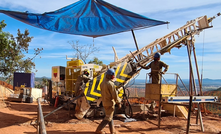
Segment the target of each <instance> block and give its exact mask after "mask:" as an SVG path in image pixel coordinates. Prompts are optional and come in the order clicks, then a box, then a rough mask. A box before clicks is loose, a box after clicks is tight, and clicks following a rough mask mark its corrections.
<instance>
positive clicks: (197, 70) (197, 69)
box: [192, 43, 203, 96]
mask: <svg viewBox="0 0 221 134" xmlns="http://www.w3.org/2000/svg"><path fill="white" fill-rule="evenodd" d="M192 45H193V55H194V60H195V65H196V72H197V77H198V82H199V87H200V95H201V96H202V95H203V91H202V84H201V81H200V75H199V68H198V63H197V58H196V51H195V46H194V43H192Z"/></svg>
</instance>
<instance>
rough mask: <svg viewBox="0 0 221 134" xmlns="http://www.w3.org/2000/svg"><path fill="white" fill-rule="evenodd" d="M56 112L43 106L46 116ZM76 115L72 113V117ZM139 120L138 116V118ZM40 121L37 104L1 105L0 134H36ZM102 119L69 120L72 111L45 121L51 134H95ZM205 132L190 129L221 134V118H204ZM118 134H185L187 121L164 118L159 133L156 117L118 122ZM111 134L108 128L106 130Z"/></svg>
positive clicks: (192, 127)
mask: <svg viewBox="0 0 221 134" xmlns="http://www.w3.org/2000/svg"><path fill="white" fill-rule="evenodd" d="M54 109H55V108H54V107H52V106H49V105H48V104H45V103H42V110H43V112H44V115H45V114H47V113H49V112H51V111H52V110H54ZM72 114H73V111H72V113H70V115H72ZM137 117H138V116H137ZM36 118H37V103H18V102H8V101H6V104H5V103H3V101H0V120H1V123H0V134H36V128H35V127H34V125H31V124H34V123H33V121H35V120H36ZM101 120H102V119H82V120H77V119H76V118H74V117H69V112H68V110H65V109H61V110H59V111H57V112H56V113H55V114H52V115H50V116H48V117H46V118H45V121H46V122H47V125H46V130H47V134H93V133H94V131H95V129H96V128H97V126H98V124H99V123H100V122H101ZM191 123H192V124H194V123H196V117H195V116H192V117H191ZM203 123H204V129H205V132H201V128H200V126H199V125H197V126H196V125H193V126H190V133H191V134H215V133H217V134H221V118H219V117H218V116H213V115H207V116H205V115H203ZM114 124H115V128H116V130H117V132H118V134H185V133H186V125H187V120H186V119H184V118H181V117H172V116H162V120H161V129H158V126H157V124H158V120H157V118H156V117H150V118H149V119H148V120H146V121H136V122H123V121H122V119H120V118H115V119H114ZM104 130H105V131H106V132H107V133H110V132H109V129H108V126H107V127H105V129H104Z"/></svg>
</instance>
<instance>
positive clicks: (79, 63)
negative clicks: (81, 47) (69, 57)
mask: <svg viewBox="0 0 221 134" xmlns="http://www.w3.org/2000/svg"><path fill="white" fill-rule="evenodd" d="M82 65H84V62H83V61H82V60H74V61H67V67H79V66H82Z"/></svg>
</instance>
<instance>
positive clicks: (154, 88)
mask: <svg viewBox="0 0 221 134" xmlns="http://www.w3.org/2000/svg"><path fill="white" fill-rule="evenodd" d="M160 94H162V97H169V96H176V94H177V86H176V85H175V84H161V85H160V84H149V83H147V84H146V89H145V98H146V99H149V100H159V99H160Z"/></svg>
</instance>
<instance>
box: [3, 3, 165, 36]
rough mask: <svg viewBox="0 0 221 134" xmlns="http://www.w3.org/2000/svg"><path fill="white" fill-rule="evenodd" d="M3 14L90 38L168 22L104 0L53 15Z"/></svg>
mask: <svg viewBox="0 0 221 134" xmlns="http://www.w3.org/2000/svg"><path fill="white" fill-rule="evenodd" d="M0 12H1V13H4V14H6V15H8V16H10V17H13V18H15V19H17V20H19V21H22V22H24V23H26V24H29V25H32V26H35V27H38V28H42V29H46V30H50V31H55V32H60V33H67V34H75V35H84V36H90V37H99V36H105V35H110V34H116V33H120V32H124V31H130V30H135V29H138V28H147V27H152V26H156V25H161V24H167V23H168V22H164V21H159V20H154V19H151V18H147V17H145V16H142V15H139V14H136V13H133V12H130V11H127V10H125V9H122V8H119V7H116V6H114V5H111V4H109V3H107V2H105V1H103V0H80V1H78V2H76V3H73V4H71V5H69V6H66V7H64V8H61V9H59V10H56V11H54V12H46V13H43V14H35V13H28V12H16V11H8V10H0Z"/></svg>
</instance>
